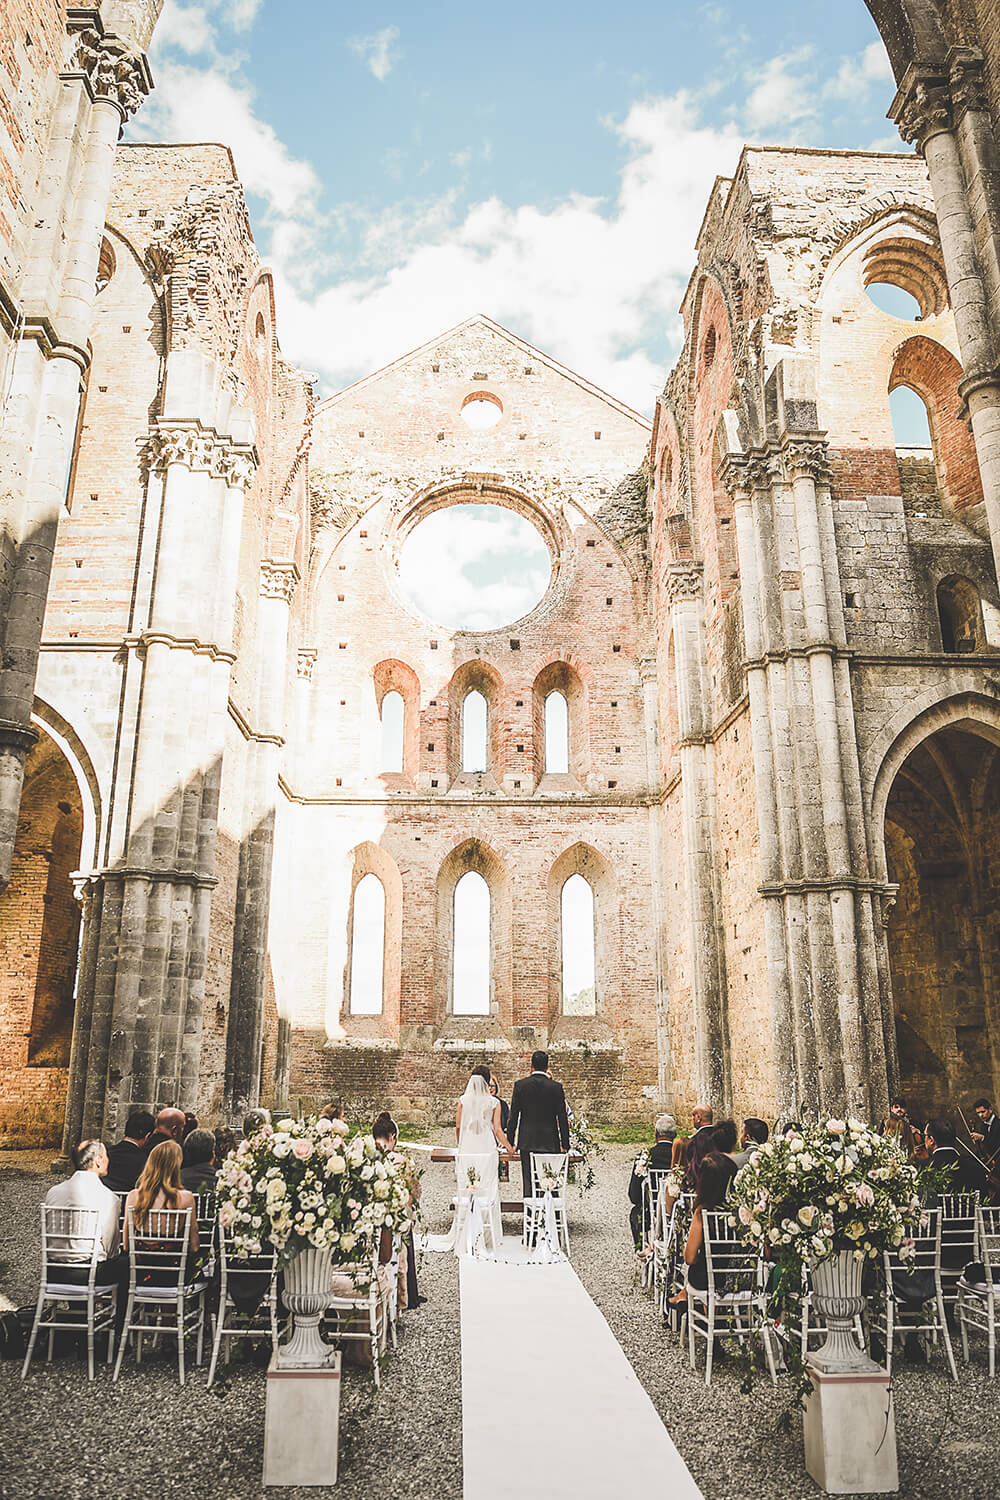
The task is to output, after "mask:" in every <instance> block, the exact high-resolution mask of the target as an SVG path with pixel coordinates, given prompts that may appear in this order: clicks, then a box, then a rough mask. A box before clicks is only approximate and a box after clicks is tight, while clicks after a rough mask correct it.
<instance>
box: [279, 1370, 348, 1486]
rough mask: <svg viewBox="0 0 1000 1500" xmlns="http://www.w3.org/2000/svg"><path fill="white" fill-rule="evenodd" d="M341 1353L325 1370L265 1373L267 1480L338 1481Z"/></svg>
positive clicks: (285, 1482) (294, 1481) (290, 1482)
mask: <svg viewBox="0 0 1000 1500" xmlns="http://www.w3.org/2000/svg"><path fill="white" fill-rule="evenodd" d="M339 1436H340V1355H339V1354H338V1355H337V1356H336V1359H335V1361H334V1363H333V1364H331V1365H330V1366H329V1368H328V1369H325V1370H279V1369H275V1366H274V1360H273V1359H272V1360H271V1363H270V1365H269V1366H268V1371H267V1406H266V1412H265V1416H264V1483H265V1484H266V1485H267V1484H286V1485H291V1484H301V1485H312V1484H315V1485H321V1484H336V1482H337V1444H338V1441H339Z"/></svg>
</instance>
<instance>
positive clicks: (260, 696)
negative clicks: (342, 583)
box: [226, 559, 299, 1119]
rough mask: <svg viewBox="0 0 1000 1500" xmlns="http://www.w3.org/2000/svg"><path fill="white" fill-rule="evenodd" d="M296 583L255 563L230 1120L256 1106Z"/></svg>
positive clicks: (275, 567) (291, 567)
mask: <svg viewBox="0 0 1000 1500" xmlns="http://www.w3.org/2000/svg"><path fill="white" fill-rule="evenodd" d="M298 581H299V570H298V568H297V567H296V565H295V563H294V562H288V561H284V562H282V561H276V560H274V559H268V560H267V561H265V562H262V563H261V570H260V601H259V606H258V615H257V670H256V684H257V703H256V725H255V727H254V734H253V739H252V741H251V743H250V747H249V759H250V766H249V775H248V796H247V807H248V815H247V818H246V819H245V827H244V831H243V840H242V845H241V848H240V872H239V881H238V885H237V896H236V924H235V930H234V933H233V974H232V985H231V988H230V995H229V1026H228V1031H227V1040H226V1111H227V1115H228V1117H229V1118H231V1119H236V1118H238V1117H240V1116H242V1115H244V1114H246V1112H247V1110H248V1109H250V1108H251V1107H252V1106H254V1105H256V1104H257V1103H258V1102H259V1100H260V1086H261V1076H260V1062H261V1046H262V1043H263V1038H264V997H265V987H266V981H267V928H268V917H269V913H270V892H271V866H272V861H273V856H274V816H275V797H276V794H277V789H278V768H279V758H280V753H281V747H282V745H283V744H284V743H285V741H284V729H285V675H286V669H287V654H288V616H289V609H290V606H291V602H292V596H293V594H294V592H295V587H296V585H297V583H298ZM286 1050H287V1049H286Z"/></svg>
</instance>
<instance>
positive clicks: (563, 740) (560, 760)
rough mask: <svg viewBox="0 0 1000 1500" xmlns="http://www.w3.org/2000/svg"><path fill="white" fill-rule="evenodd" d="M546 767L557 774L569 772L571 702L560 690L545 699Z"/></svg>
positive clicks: (562, 774)
mask: <svg viewBox="0 0 1000 1500" xmlns="http://www.w3.org/2000/svg"><path fill="white" fill-rule="evenodd" d="M545 769H546V771H550V772H552V773H553V774H554V775H557V776H565V775H567V774H568V772H569V704H568V703H567V701H566V695H565V693H560V692H558V691H554V692H551V693H549V694H548V696H547V697H546V699H545Z"/></svg>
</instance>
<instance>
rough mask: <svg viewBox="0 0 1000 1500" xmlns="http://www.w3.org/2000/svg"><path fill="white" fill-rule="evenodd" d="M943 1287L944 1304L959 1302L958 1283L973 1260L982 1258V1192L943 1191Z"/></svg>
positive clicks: (938, 1199) (938, 1204) (937, 1201)
mask: <svg viewBox="0 0 1000 1500" xmlns="http://www.w3.org/2000/svg"><path fill="white" fill-rule="evenodd" d="M936 1203H937V1206H938V1208H939V1209H940V1212H941V1289H942V1294H943V1296H944V1301H945V1306H946V1307H948V1306H954V1305H955V1304H956V1303H957V1302H958V1283H959V1280H960V1279H961V1276H962V1274H963V1272H964V1270H965V1268H966V1266H967V1265H968V1264H969V1262H970V1261H976V1260H978V1259H979V1250H978V1235H979V1218H978V1211H979V1194H978V1193H940V1194H939V1195H938V1197H937V1199H936Z"/></svg>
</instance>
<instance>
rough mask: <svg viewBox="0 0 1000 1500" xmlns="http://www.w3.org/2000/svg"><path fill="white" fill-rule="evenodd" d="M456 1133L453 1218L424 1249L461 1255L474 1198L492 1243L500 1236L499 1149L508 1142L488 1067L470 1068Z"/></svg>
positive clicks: (501, 1228)
mask: <svg viewBox="0 0 1000 1500" xmlns="http://www.w3.org/2000/svg"><path fill="white" fill-rule="evenodd" d="M455 1132H456V1134H457V1136H458V1150H457V1151H456V1153H455V1176H456V1179H457V1185H458V1194H457V1199H456V1204H455V1218H454V1220H453V1222H452V1226H451V1232H450V1233H449V1234H447V1235H444V1236H438V1235H435V1236H432V1237H431V1239H429V1240H428V1242H427V1248H428V1249H429V1250H454V1251H455V1254H456V1255H461V1254H462V1253H463V1252H464V1250H465V1248H466V1238H467V1236H466V1233H465V1229H466V1221H467V1218H468V1215H469V1213H470V1211H471V1208H472V1199H473V1197H475V1198H476V1199H478V1200H479V1204H480V1206H482V1208H483V1210H484V1212H485V1213H486V1214H487V1215H488V1217H489V1221H490V1227H491V1229H492V1231H493V1243H494V1244H495V1245H499V1243H500V1240H501V1239H502V1237H503V1226H502V1224H501V1221H500V1179H499V1172H498V1165H499V1157H498V1152H500V1151H509V1150H510V1142H509V1141H508V1139H507V1137H506V1136H505V1135H504V1132H503V1129H502V1127H501V1125H500V1100H499V1099H495V1098H494V1097H493V1095H492V1094H491V1093H490V1070H489V1068H487V1067H485V1066H482V1067H478V1068H473V1070H472V1074H471V1077H470V1078H469V1081H468V1083H467V1084H466V1086H465V1093H464V1094H463V1095H462V1097H461V1099H459V1101H458V1107H457V1109H456V1110H455Z"/></svg>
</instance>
